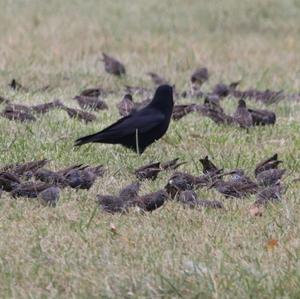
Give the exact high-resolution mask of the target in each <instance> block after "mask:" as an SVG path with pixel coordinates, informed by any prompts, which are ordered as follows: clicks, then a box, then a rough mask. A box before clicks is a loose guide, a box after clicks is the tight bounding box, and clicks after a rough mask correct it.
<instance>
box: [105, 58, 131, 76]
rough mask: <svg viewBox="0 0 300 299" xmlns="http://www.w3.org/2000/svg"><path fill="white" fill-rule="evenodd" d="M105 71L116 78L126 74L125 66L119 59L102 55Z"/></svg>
mask: <svg viewBox="0 0 300 299" xmlns="http://www.w3.org/2000/svg"><path fill="white" fill-rule="evenodd" d="M102 55H103V59H102V60H103V62H104V68H105V71H106V72H107V73H109V74H112V75H115V76H121V75H125V74H126V70H125V66H124V65H123V64H122V63H121V62H120V61H118V60H117V59H115V58H113V57H111V56H109V55H107V54H105V53H102Z"/></svg>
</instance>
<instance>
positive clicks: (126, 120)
mask: <svg viewBox="0 0 300 299" xmlns="http://www.w3.org/2000/svg"><path fill="white" fill-rule="evenodd" d="M164 120H165V116H164V114H163V113H161V112H159V111H158V110H156V109H152V108H148V109H143V110H140V111H138V112H136V113H134V114H131V115H128V116H125V117H123V118H121V119H120V120H118V121H117V122H115V123H114V124H112V125H111V126H109V127H107V128H105V129H104V130H102V131H101V132H98V133H96V134H92V135H88V136H85V137H82V138H79V139H77V140H76V141H75V145H76V146H78V145H82V144H85V143H88V142H106V143H115V142H117V141H118V140H120V139H122V138H125V137H126V136H128V135H132V134H135V133H136V132H138V133H146V132H148V131H149V130H151V129H153V128H155V127H156V126H158V125H159V124H161V123H162V122H163V121H164Z"/></svg>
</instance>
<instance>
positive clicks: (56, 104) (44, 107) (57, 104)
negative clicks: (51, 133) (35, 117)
mask: <svg viewBox="0 0 300 299" xmlns="http://www.w3.org/2000/svg"><path fill="white" fill-rule="evenodd" d="M61 107H63V103H62V102H61V101H60V100H55V101H53V102H49V103H45V104H39V105H34V106H31V107H29V108H30V110H32V111H33V112H35V113H38V114H45V113H47V112H48V111H50V110H54V109H56V108H61Z"/></svg>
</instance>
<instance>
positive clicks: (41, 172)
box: [34, 164, 102, 187]
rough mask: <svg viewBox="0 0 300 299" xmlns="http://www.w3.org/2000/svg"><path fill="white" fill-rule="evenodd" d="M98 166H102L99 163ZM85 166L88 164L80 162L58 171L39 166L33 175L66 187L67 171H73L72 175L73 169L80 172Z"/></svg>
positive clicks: (41, 179)
mask: <svg viewBox="0 0 300 299" xmlns="http://www.w3.org/2000/svg"><path fill="white" fill-rule="evenodd" d="M99 167H102V165H100V166H99ZM87 168H89V166H86V165H82V164H78V165H72V166H69V167H67V168H64V169H61V170H59V171H52V170H49V169H45V168H40V169H38V170H37V171H36V172H35V174H34V175H35V178H36V179H37V180H40V181H42V182H45V183H49V184H54V185H59V186H60V187H66V186H67V185H68V182H67V180H66V175H67V174H68V173H69V172H71V171H73V175H74V171H78V172H80V171H81V170H84V169H87ZM92 171H93V170H92ZM93 172H94V173H95V174H96V171H93ZM99 172H100V169H99ZM78 176H80V175H78Z"/></svg>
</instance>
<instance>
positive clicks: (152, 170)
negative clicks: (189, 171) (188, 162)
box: [135, 158, 185, 180]
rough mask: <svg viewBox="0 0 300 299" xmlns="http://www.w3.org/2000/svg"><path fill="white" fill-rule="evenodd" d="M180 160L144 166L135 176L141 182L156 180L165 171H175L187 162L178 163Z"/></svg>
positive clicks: (137, 170)
mask: <svg viewBox="0 0 300 299" xmlns="http://www.w3.org/2000/svg"><path fill="white" fill-rule="evenodd" d="M178 160H179V158H176V159H174V160H171V161H166V162H155V163H150V164H147V165H144V166H142V167H140V168H138V169H136V170H135V175H136V177H137V178H138V179H139V180H144V179H150V180H155V179H156V178H157V176H158V174H159V173H160V172H161V171H163V170H175V169H177V168H178V167H179V166H181V165H183V164H185V162H180V163H177V162H178Z"/></svg>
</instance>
